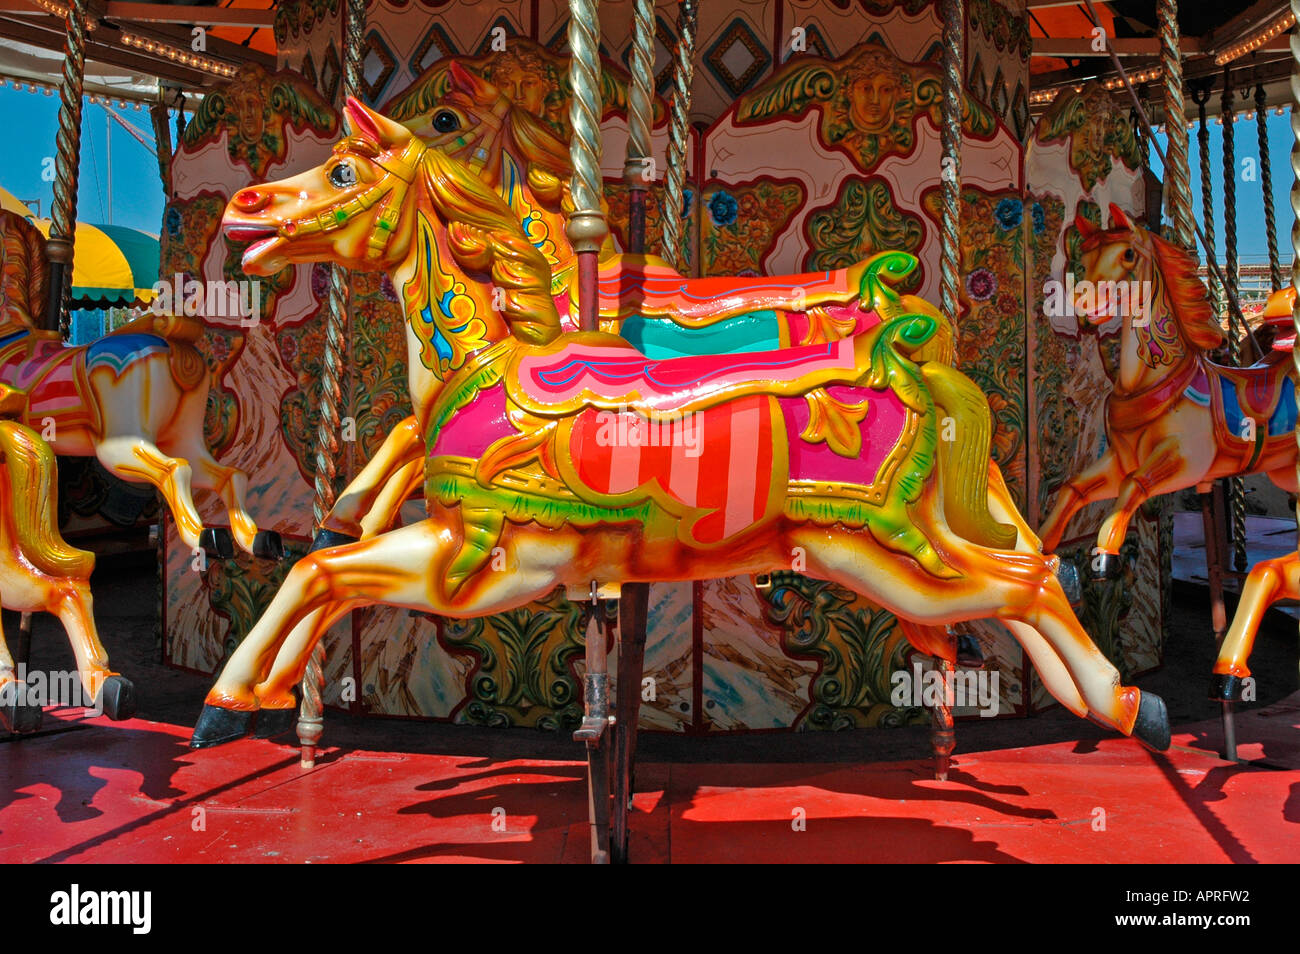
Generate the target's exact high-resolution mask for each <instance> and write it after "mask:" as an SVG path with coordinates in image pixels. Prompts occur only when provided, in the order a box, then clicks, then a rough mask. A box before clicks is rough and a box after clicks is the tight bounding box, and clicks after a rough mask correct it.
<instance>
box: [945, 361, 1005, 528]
mask: <svg viewBox="0 0 1300 954" xmlns="http://www.w3.org/2000/svg"><path fill="white" fill-rule="evenodd" d="M921 375H922V377H924V379H925V383H926V386H927V387H928V388H929V390H930V394H931V395H932V396H933V398H934V402H935V404H936V405H937V406H938V408H939V410H940V411H941V412H942V414H943V416H944V417H948V418H951V419H952V420H951V422H945V423H946V424H947V426H949V427H951V435H949V434H945V433H943V431H944V429H945V425H944V424H941V425H940V440H939V451H938V465H939V473H940V476H941V477H942V479H943V512H944V517H945V518H946V519H947V521H948V526H949V527H950V528H951V529H952V530H953V532H955V533H956V534H957V535H958V536H960V537H964V538H965V539H967V540H970V541H971V542H972V543H977V544H979V545H980V546H986V547H993V548H994V549H998V550H1010V549H1012V548H1014V547H1015V545H1016V538H1017V536H1018V533H1017V531H1016V528H1015V527H1013V526H1011V525H1009V524H1005V523H999V522H998V521H997V520H995V519H994V517H993V514H992V513H990V512H989V449H990V447H991V445H992V442H993V422H992V415H991V414H990V412H989V402H988V399H987V398H986V397H985V396H984V392H983V391H981V390H980V389H979V386H978V385H977V384H976V383H975V382H974V381H972V380H971V379H970V378H968V377H966V375H964V374H962V373H961V372H960V371H958V370H957V369H956V368H953V367H952V366H951V365H948V364H944V363H940V362H937V361H927V362H926V363H924V364H922V365H921ZM949 436H951V440H947V439H945V438H947V437H949Z"/></svg>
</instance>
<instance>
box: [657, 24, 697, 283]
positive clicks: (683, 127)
mask: <svg viewBox="0 0 1300 954" xmlns="http://www.w3.org/2000/svg"><path fill="white" fill-rule="evenodd" d="M695 2H696V0H681V9H680V11H679V12H678V16H677V50H676V55H675V57H674V62H673V100H672V104H671V106H670V113H671V116H670V119H669V126H668V169H667V171H666V172H665V173H664V201H663V206H662V209H661V213H662V214H661V216H660V217H661V218H662V220H663V236H664V238H663V249H662V250H661V251H662V254H663V258H664V260H665V261H666V262H668V264H669V265H672V266H673V267H674V268H676V269H677V270H678V271H685V270H686V269H687V267H688V266H689V264H690V247H691V240H690V234H689V233H688V232H686V230H685V228H684V227H683V225H682V204H683V200H684V197H685V189H686V152H687V149H688V148H689V146H690V130H691V90H692V87H693V86H694V83H695V20H696V7H695Z"/></svg>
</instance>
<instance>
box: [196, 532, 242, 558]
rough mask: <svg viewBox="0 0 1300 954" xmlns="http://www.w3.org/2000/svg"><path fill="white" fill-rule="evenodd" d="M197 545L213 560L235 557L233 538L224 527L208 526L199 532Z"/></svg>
mask: <svg viewBox="0 0 1300 954" xmlns="http://www.w3.org/2000/svg"><path fill="white" fill-rule="evenodd" d="M199 546H201V547H202V548H203V552H204V553H206V554H207V555H208V556H210V557H212V558H213V559H214V560H233V559H234V558H235V538H234V537H233V536H231V535H230V531H229V530H227V529H226V528H225V527H209V528H207V529H206V530H204V531H203V532H202V533H200V534H199Z"/></svg>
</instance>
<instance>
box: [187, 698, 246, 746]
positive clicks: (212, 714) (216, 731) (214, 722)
mask: <svg viewBox="0 0 1300 954" xmlns="http://www.w3.org/2000/svg"><path fill="white" fill-rule="evenodd" d="M255 715H257V712H256V710H252V711H246V710H243V709H223V708H221V707H220V706H210V705H204V706H203V711H202V712H201V713H199V721H198V722H196V723H195V724H194V734H193V735H192V736H190V748H192V749H209V748H211V747H212V746H214V745H225V744H226V743H227V742H236V741H238V740H239V739H242V738H243V737H244V736H246V735H248V730H249V729H250V728H251V727H252V725H253V716H255Z"/></svg>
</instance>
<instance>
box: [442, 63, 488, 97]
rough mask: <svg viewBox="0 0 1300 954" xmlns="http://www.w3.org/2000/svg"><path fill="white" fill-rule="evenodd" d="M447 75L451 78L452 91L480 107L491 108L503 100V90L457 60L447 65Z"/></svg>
mask: <svg viewBox="0 0 1300 954" xmlns="http://www.w3.org/2000/svg"><path fill="white" fill-rule="evenodd" d="M447 75H448V76H449V77H450V78H451V88H452V89H454V90H456V91H457V92H460V93H464V94H465V95H466V96H468V97H470V98H471V99H472V100H474V102H476V103H478V104H479V105H480V106H490V105H492V104H493V103H495V102H496V101H497V100H498V99H500V98H501V90H499V89H497V88H496V87H495V86H494V85H492V84H491V83H489V82H488V81H487V80H485V79H484V78H483V77H481V76H479V75H478V74H476V73H472V72H470V71H469V70H467V69H465V67H463V66H461V65H460V64H459V63H457V62H456V61H455V60H452V61H451V62H450V63H449V64H448V65H447Z"/></svg>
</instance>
